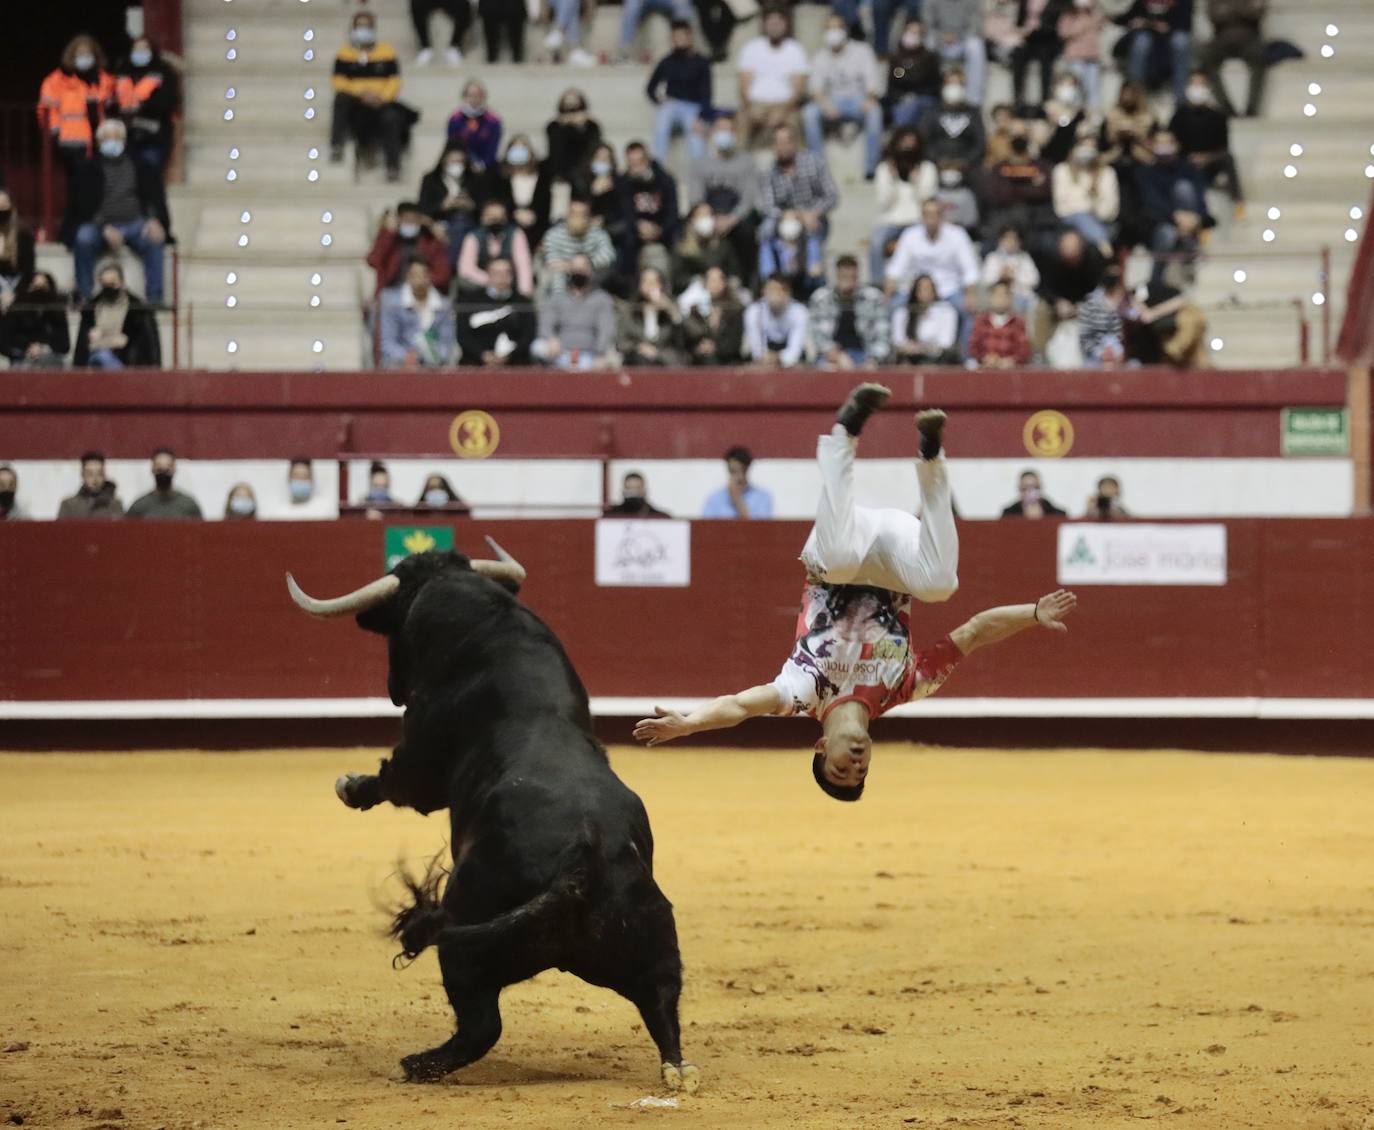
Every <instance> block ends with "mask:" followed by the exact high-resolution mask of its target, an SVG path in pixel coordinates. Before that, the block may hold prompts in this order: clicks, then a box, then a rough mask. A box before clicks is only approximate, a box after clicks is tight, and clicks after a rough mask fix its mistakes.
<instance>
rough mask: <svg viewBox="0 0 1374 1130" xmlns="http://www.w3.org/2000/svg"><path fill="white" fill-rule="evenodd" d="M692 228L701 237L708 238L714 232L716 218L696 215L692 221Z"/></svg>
mask: <svg viewBox="0 0 1374 1130" xmlns="http://www.w3.org/2000/svg"><path fill="white" fill-rule="evenodd" d="M692 228H693V230H695V231H696V233H697V235H699V236H701V238H702V239H710V238H711V236H713V235H715V234H716V218H715V217H714V216H698V217H697V218H696V219H695V220H693V221H692Z"/></svg>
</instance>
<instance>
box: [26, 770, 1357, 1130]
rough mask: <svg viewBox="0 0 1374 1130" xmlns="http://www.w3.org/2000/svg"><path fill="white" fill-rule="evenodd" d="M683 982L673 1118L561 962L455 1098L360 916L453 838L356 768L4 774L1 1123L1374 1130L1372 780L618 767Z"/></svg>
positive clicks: (611, 1012) (408, 991) (652, 1061)
mask: <svg viewBox="0 0 1374 1130" xmlns="http://www.w3.org/2000/svg"><path fill="white" fill-rule="evenodd" d="M613 757H614V761H615V764H616V766H617V768H618V769H619V771H620V772H621V774H622V775H623V776H624V777H625V779H626V780H627V781H629V783H630V784H631V785H632V786H633V787H634V788H636V789H637V790H638V791H639V792H640V793H641V795H642V796H643V797H644V799H645V801H646V802H647V804H648V806H649V812H650V814H651V816H652V818H653V822H654V829H655V832H656V834H657V838H658V845H659V846H658V861H657V862H658V874H659V878H660V882H661V883H662V885H663V887H664V888H665V890H666V891H667V892H668V894H669V896H670V897H671V898H672V899H673V900H674V902H675V904H676V907H677V915H678V927H679V930H680V932H681V935H682V944H683V953H684V957H685V960H686V963H687V988H686V993H685V997H684V1003H683V1022H684V1036H685V1039H684V1044H685V1050H686V1051H687V1054H688V1055H689V1057H690V1058H693V1059H695V1060H696V1061H697V1062H698V1063H699V1064H700V1065H701V1067H702V1070H703V1073H704V1083H703V1089H702V1091H701V1092H700V1093H699V1094H697V1095H695V1096H692V1097H689V1098H684V1099H683V1100H682V1106H681V1109H679V1110H677V1111H652V1112H645V1111H634V1110H630V1109H628V1108H627V1107H626V1104H628V1103H630V1102H632V1101H633V1100H636V1099H638V1098H640V1097H642V1096H645V1095H648V1094H653V1093H657V1058H656V1056H655V1054H654V1051H653V1049H652V1046H651V1044H650V1042H649V1040H648V1038H647V1037H646V1036H645V1034H644V1033H643V1031H642V1030H641V1029H640V1028H639V1025H638V1017H637V1015H635V1013H634V1011H633V1009H632V1008H631V1006H630V1005H629V1004H628V1003H626V1002H624V1001H622V1000H620V999H619V998H617V997H615V996H612V995H611V994H609V993H606V992H603V991H600V990H595V989H592V988H590V987H587V986H584V985H582V984H581V983H580V982H576V981H574V980H572V979H571V978H569V977H566V976H563V975H559V974H544V975H543V976H541V977H539V978H538V979H536V980H535V981H533V982H531V983H528V984H525V985H521V986H516V987H515V988H512V989H510V990H508V991H507V993H506V994H505V997H504V998H503V1005H504V1007H503V1012H504V1017H505V1036H504V1038H503V1039H502V1041H501V1043H500V1044H498V1045H497V1047H496V1049H495V1050H494V1052H493V1053H492V1054H491V1055H490V1056H489V1057H488V1058H487V1059H486V1060H485V1061H483V1062H482V1063H481V1064H478V1065H477V1066H475V1067H473V1068H470V1069H468V1070H466V1071H464V1072H461V1073H459V1074H458V1075H456V1076H454V1077H452V1079H451V1080H450V1082H448V1083H446V1084H441V1085H437V1086H428V1087H421V1086H413V1085H404V1084H400V1083H397V1082H394V1081H393V1079H392V1076H393V1074H394V1071H395V1065H396V1061H397V1059H398V1058H399V1056H400V1055H401V1054H403V1053H405V1052H410V1051H415V1050H418V1049H420V1048H424V1047H428V1046H430V1045H432V1044H434V1043H437V1042H438V1041H439V1040H441V1039H443V1038H445V1037H446V1036H447V1035H448V1033H449V1031H450V1021H451V1014H450V1013H449V1011H448V1008H447V1004H446V1002H445V1000H444V996H443V992H442V989H441V987H440V985H439V981H438V972H437V967H436V964H435V961H434V957H433V954H432V953H431V954H428V955H426V957H425V958H424V959H422V960H421V961H420V962H419V963H418V964H417V965H416V966H414V967H413V968H411V969H409V970H407V971H405V972H401V973H396V972H393V971H392V970H391V968H390V966H389V964H388V962H389V958H390V955H391V952H392V947H391V945H390V943H388V942H387V941H385V940H384V939H383V937H382V936H381V932H380V927H381V924H382V915H381V914H380V913H379V912H378V911H377V909H376V908H375V906H374V898H376V897H381V896H383V895H384V894H385V892H386V891H387V890H388V885H387V883H388V875H389V873H390V872H391V871H392V867H393V863H394V861H395V860H396V859H397V857H398V855H400V856H405V857H408V858H410V859H412V860H419V859H421V858H423V857H425V856H428V855H429V854H430V853H432V852H433V851H434V850H435V849H436V848H437V847H438V846H439V845H440V843H441V841H442V839H443V837H444V831H445V823H444V821H443V819H442V817H440V816H433V817H430V818H428V819H425V818H421V817H419V816H417V815H415V814H414V813H411V812H398V811H394V810H391V809H387V810H380V809H379V810H377V811H374V812H371V813H366V814H359V813H354V812H349V811H346V810H345V809H344V808H342V807H341V806H340V805H339V804H338V802H337V801H336V800H335V798H334V796H333V793H332V792H331V788H330V786H331V782H332V781H333V778H334V776H335V774H336V773H337V772H339V771H341V770H345V769H367V768H369V767H370V765H371V763H372V762H373V755H372V754H365V753H363V752H360V751H343V752H339V751H335V752H327V753H284V754H275V755H269V754H237V755H235V754H228V755H224V754H190V753H166V754H148V755H108V756H107V755H76V756H68V755H46V756H4V757H0V780H3V782H4V785H3V789H0V1047H3V1049H4V1050H3V1051H0V1126H2V1125H5V1120H6V1119H7V1118H8V1119H9V1120H10V1122H11V1123H12V1122H14V1121H15V1119H16V1118H22V1120H23V1124H24V1125H26V1126H36V1127H55V1126H61V1127H83V1128H86V1130H94V1128H96V1127H118V1128H127V1130H139V1128H145V1130H152V1128H154V1127H165V1128H166V1130H188V1128H201V1127H204V1128H207V1130H208V1128H216V1127H254V1128H265V1130H287V1128H295V1127H326V1126H329V1127H332V1126H344V1127H347V1128H349V1130H359V1128H370V1127H377V1128H385V1130H397V1128H400V1127H406V1128H411V1127H440V1126H442V1127H462V1128H464V1130H482V1128H487V1127H507V1126H528V1127H560V1128H561V1127H595V1126H603V1125H605V1126H616V1125H622V1124H623V1125H630V1124H632V1123H634V1124H643V1123H646V1122H649V1121H652V1120H660V1121H664V1122H667V1123H668V1124H669V1125H672V1126H679V1125H680V1126H683V1127H687V1126H699V1127H729V1128H731V1130H746V1128H764V1130H767V1128H774V1127H817V1128H829V1127H903V1126H960V1127H968V1126H978V1127H982V1126H1021V1127H1047V1128H1054V1130H1059V1128H1075V1127H1106V1126H1113V1127H1114V1126H1131V1125H1137V1124H1138V1123H1139V1122H1140V1120H1158V1121H1159V1122H1160V1123H1161V1124H1162V1125H1164V1126H1168V1127H1208V1128H1213V1127H1226V1128H1230V1127H1275V1128H1289V1127H1329V1128H1343V1130H1367V1128H1370V1127H1374V760H1367V761H1354V760H1340V759H1322V760H1317V759H1277V758H1266V757H1230V756H1198V755H1185V754H1171V753H1147V754H1095V753H1043V754H1028V753H1022V754H1004V753H968V752H963V753H955V752H940V751H934V752H918V751H913V750H909V749H904V748H902V747H887V748H881V749H880V750H879V752H878V753H877V755H876V759H875V763H874V770H873V775H872V779H871V784H870V787H869V793H870V795H869V796H868V797H867V798H866V799H865V800H864V801H863V802H862V803H861V804H860V805H857V806H853V807H846V806H841V805H838V804H835V803H833V802H830V801H827V800H826V799H825V798H823V797H822V796H821V795H820V793H819V792H818V791H817V790H816V789H815V786H814V785H813V784H812V783H811V782H810V781H809V776H808V766H807V760H806V758H805V757H804V756H802V755H800V754H798V753H796V752H795V751H794V752H792V753H790V754H787V755H784V754H781V753H758V752H729V751H724V750H721V751H692V750H687V751H677V750H663V751H655V752H649V753H646V752H641V751H637V750H635V751H631V750H626V749H616V750H615V751H614V752H613Z"/></svg>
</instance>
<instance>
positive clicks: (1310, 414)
mask: <svg viewBox="0 0 1374 1130" xmlns="http://www.w3.org/2000/svg"><path fill="white" fill-rule="evenodd" d="M1282 427H1283V430H1282V432H1281V433H1280V434H1281V437H1282V446H1281V448H1280V450H1282V452H1283V454H1284V455H1349V454H1350V420H1349V417H1348V416H1347V415H1346V411H1345V409H1344V408H1285V409H1284V410H1283V425H1282Z"/></svg>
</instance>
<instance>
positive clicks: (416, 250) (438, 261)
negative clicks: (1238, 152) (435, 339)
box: [367, 200, 453, 294]
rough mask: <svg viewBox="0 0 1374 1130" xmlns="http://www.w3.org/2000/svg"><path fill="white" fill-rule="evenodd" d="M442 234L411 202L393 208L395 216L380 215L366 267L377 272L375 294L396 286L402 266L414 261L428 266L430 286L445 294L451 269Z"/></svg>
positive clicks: (450, 278)
mask: <svg viewBox="0 0 1374 1130" xmlns="http://www.w3.org/2000/svg"><path fill="white" fill-rule="evenodd" d="M442 230H443V229H442V228H440V227H439V225H438V224H436V223H435V221H434V220H432V219H430V218H429V217H428V216H426V215H425V214H424V213H423V212H422V211H420V206H419V205H418V204H416V203H414V202H413V201H409V200H407V201H404V202H403V203H400V204H398V205H396V211H395V212H392V211H390V210H388V211H386V212H384V213H382V222H381V226H380V227H379V228H378V229H377V238H376V239H374V240H373V241H372V250H371V251H369V252H368V253H367V265H368V266H369V267H371V268H372V269H373V270H374V271H376V272H377V285H376V292H377V293H378V294H380V293H381V292H382V291H384V290H386V288H387V287H391V286H395V285H396V284H397V283H399V282H400V281H401V279H402V278H403V277H404V275H405V270H406V264H408V263H409V262H410V261H411V260H412V259H414V258H417V257H418V258H420V259H423V260H424V261H425V262H426V263H428V264H429V277H430V282H431V283H432V284H433V285H434V287H435V289H436V290H438V291H440V292H441V293H443V294H447V293H448V284H449V282H450V281H451V280H452V278H453V268H452V267H451V266H450V265H449V258H448V245H447V243H446V242H445V240H444V237H443V234H442Z"/></svg>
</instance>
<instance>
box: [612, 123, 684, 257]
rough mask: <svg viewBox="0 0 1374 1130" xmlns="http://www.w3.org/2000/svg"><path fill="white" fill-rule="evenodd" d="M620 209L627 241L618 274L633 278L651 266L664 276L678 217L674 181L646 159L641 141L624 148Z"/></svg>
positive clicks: (649, 159)
mask: <svg viewBox="0 0 1374 1130" xmlns="http://www.w3.org/2000/svg"><path fill="white" fill-rule="evenodd" d="M619 190H620V208H621V212H622V213H623V214H624V216H625V218H626V219H627V220H628V221H629V225H630V227H629V239H628V241H627V243H626V246H625V252H626V255H625V261H624V262H623V264H622V266H621V274H623V275H624V276H626V277H627V278H630V277H633V276H634V275H635V273H637V272H638V270H639V269H640V268H641V267H653V268H655V269H656V270H657V271H658V272H659V274H660V275H661V276H662V277H663V278H667V277H668V264H669V251H668V249H669V248H670V247H672V245H673V244H674V243H675V242H676V241H677V237H678V228H679V227H680V226H681V218H680V217H679V215H678V206H677V181H675V180H674V179H673V178H672V176H671V175H670V174H669V173H668V171H667V170H666V169H665V168H664V167H663V166H662V165H660V164H659V163H658V162H657V161H655V160H653V158H651V157H650V156H649V151H648V149H646V148H645V147H644V143H643V142H639V141H632V142H630V144H629V145H627V146H625V173H624V175H623V176H622V177H621V178H620V183H619Z"/></svg>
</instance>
